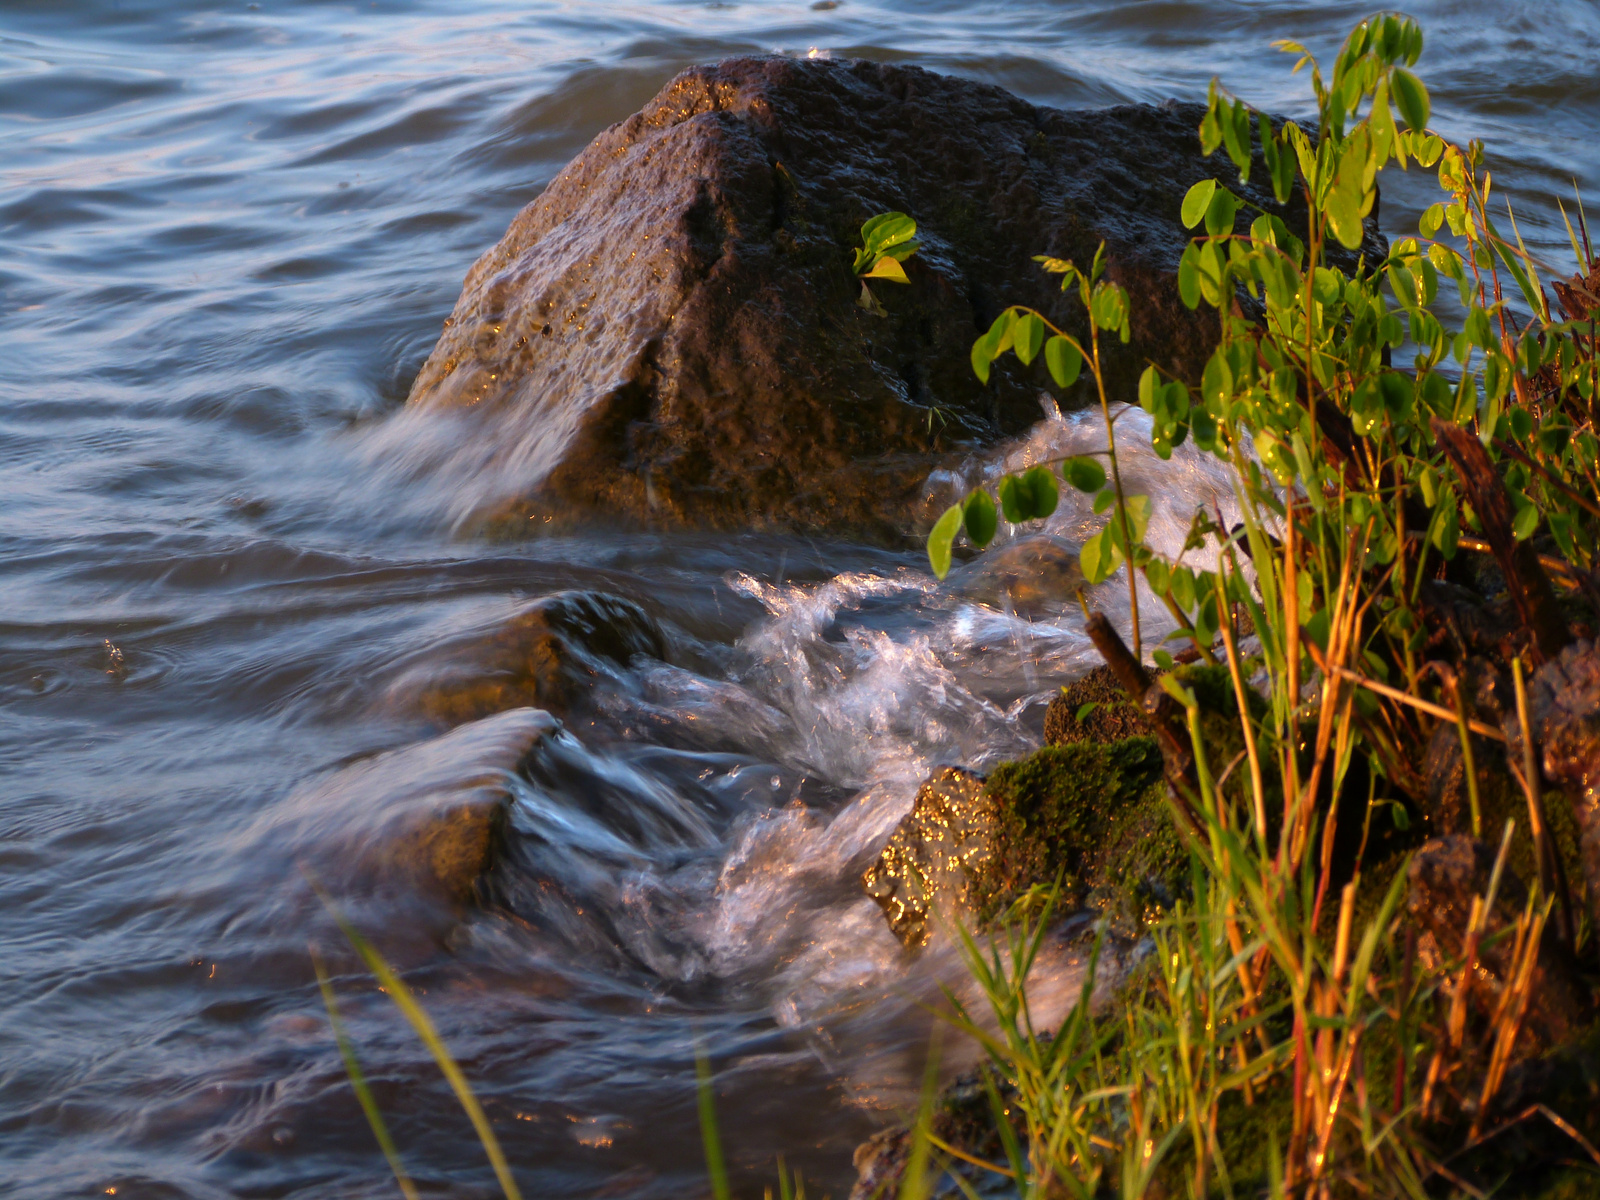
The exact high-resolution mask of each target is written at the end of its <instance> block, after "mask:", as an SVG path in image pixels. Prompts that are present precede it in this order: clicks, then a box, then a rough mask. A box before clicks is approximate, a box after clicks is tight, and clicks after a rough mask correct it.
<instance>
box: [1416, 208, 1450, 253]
mask: <svg viewBox="0 0 1600 1200" xmlns="http://www.w3.org/2000/svg"><path fill="white" fill-rule="evenodd" d="M1443 224H1444V205H1443V204H1430V205H1428V207H1427V209H1426V211H1424V212H1423V214H1422V220H1420V221H1419V222H1417V228H1418V229H1420V230H1421V231H1422V236H1423V237H1425V238H1431V237H1432V236H1433V235H1434V234H1436V233H1438V232H1439V226H1441V225H1443ZM1429 253H1430V254H1431V253H1432V250H1430V251H1429Z"/></svg>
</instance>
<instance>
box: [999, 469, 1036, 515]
mask: <svg viewBox="0 0 1600 1200" xmlns="http://www.w3.org/2000/svg"><path fill="white" fill-rule="evenodd" d="M1000 511H1001V512H1002V513H1004V514H1005V518H1006V520H1008V521H1010V522H1011V523H1012V524H1013V525H1020V524H1022V522H1024V521H1031V520H1032V519H1033V518H1034V516H1035V515H1036V514H1035V513H1034V511H1033V490H1032V489H1031V488H1029V487H1028V486H1027V485H1026V484H1024V483H1023V481H1022V479H1021V478H1019V477H1018V476H1016V475H1007V476H1006V477H1005V478H1004V479H1002V480H1001V481H1000Z"/></svg>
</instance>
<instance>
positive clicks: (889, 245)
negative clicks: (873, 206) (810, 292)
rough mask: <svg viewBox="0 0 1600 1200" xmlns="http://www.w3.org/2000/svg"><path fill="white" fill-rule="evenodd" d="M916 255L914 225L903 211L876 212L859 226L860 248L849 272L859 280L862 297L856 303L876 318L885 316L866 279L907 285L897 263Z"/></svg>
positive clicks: (902, 268)
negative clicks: (885, 280)
mask: <svg viewBox="0 0 1600 1200" xmlns="http://www.w3.org/2000/svg"><path fill="white" fill-rule="evenodd" d="M916 252H917V223H916V222H915V221H913V220H912V219H911V218H910V217H908V216H906V214H905V213H903V212H886V213H879V214H878V215H877V216H875V217H873V218H872V219H871V220H869V221H868V222H867V223H866V224H865V225H863V226H862V227H861V247H860V249H858V250H857V251H856V261H855V266H854V267H852V268H851V269H852V270H853V271H854V272H855V275H856V278H858V279H860V280H861V298H860V299H859V300H857V301H856V303H857V304H859V305H860V306H861V307H862V308H864V309H866V310H867V311H868V312H871V313H876V314H877V315H878V316H880V317H883V316H887V315H888V313H887V312H886V311H885V310H884V307H883V305H882V304H881V303H879V301H878V298H877V297H876V296H874V295H873V294H872V289H871V288H869V287H868V286H867V280H869V279H888V280H891V281H893V282H894V283H910V282H911V281H910V280H909V279H907V278H906V271H905V268H904V267H902V266H901V265H900V264H901V263H903V262H905V260H906V259H908V258H910V257H911V256H912V255H913V254H915V253H916Z"/></svg>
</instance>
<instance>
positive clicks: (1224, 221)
mask: <svg viewBox="0 0 1600 1200" xmlns="http://www.w3.org/2000/svg"><path fill="white" fill-rule="evenodd" d="M1238 213H1239V198H1238V197H1237V196H1235V195H1234V194H1233V193H1232V192H1230V191H1229V190H1228V189H1227V188H1218V189H1217V193H1216V195H1214V196H1212V197H1211V203H1210V204H1209V205H1207V206H1206V212H1205V218H1206V232H1207V233H1210V234H1220V233H1232V232H1233V221H1234V218H1235V217H1236V216H1237V215H1238Z"/></svg>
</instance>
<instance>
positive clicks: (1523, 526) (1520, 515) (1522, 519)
mask: <svg viewBox="0 0 1600 1200" xmlns="http://www.w3.org/2000/svg"><path fill="white" fill-rule="evenodd" d="M1537 528H1539V506H1538V505H1537V504H1525V505H1523V506H1522V507H1521V508H1519V509H1518V510H1517V515H1516V516H1514V517H1512V518H1511V532H1512V534H1513V535H1514V536H1515V537H1516V539H1517V541H1519V542H1525V541H1527V540H1528V539H1529V538H1530V537H1532V536H1533V531H1534V530H1535V529H1537Z"/></svg>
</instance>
